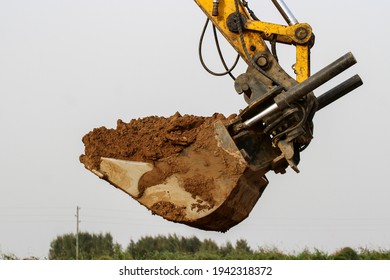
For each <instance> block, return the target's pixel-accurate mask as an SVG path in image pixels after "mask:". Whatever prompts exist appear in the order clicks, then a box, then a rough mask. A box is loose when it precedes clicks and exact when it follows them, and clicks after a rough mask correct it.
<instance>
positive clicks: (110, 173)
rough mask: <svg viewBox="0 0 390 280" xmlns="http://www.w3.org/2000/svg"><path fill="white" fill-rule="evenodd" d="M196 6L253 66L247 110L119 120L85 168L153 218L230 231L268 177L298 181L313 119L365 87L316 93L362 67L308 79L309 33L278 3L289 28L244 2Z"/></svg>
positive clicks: (242, 86)
mask: <svg viewBox="0 0 390 280" xmlns="http://www.w3.org/2000/svg"><path fill="white" fill-rule="evenodd" d="M195 2H196V3H197V4H198V5H199V7H200V8H201V9H202V10H203V11H204V12H205V14H206V16H207V18H208V20H210V21H211V22H212V23H213V24H214V26H215V27H216V28H217V29H218V30H219V31H220V32H221V34H222V35H223V36H224V37H225V38H226V39H227V41H228V42H229V43H230V44H231V45H232V46H233V47H234V49H235V50H236V51H237V53H238V54H239V55H240V56H241V58H243V60H244V61H245V62H246V63H247V64H248V69H247V71H246V72H245V73H243V74H241V75H239V76H238V77H237V78H235V81H234V88H235V90H236V92H237V93H238V94H241V95H243V97H244V99H245V101H246V102H247V103H248V106H247V107H246V108H244V109H243V110H241V111H240V113H239V114H238V115H232V116H230V117H225V116H223V115H220V114H215V115H213V116H211V117H196V116H189V115H184V116H182V115H180V114H179V113H176V114H175V115H173V116H171V117H169V118H163V117H147V118H144V119H138V120H132V121H131V122H130V123H124V122H122V121H120V120H119V121H118V124H117V128H116V129H107V128H105V127H101V128H96V129H94V130H93V131H91V132H90V133H88V134H87V135H85V136H84V138H83V142H84V145H85V153H84V155H82V156H81V157H80V161H81V162H82V163H83V164H84V166H85V167H86V168H87V169H88V170H90V171H91V172H93V173H94V174H95V175H97V176H98V177H99V178H101V179H103V180H106V181H107V182H109V183H110V184H112V185H113V186H115V187H117V188H119V189H120V190H122V191H123V192H125V193H127V194H128V195H130V196H131V197H132V198H134V199H135V200H137V201H138V202H139V203H140V204H142V205H144V206H145V207H146V208H148V209H149V210H151V211H152V213H154V214H157V215H160V216H162V217H164V218H165V219H167V220H169V221H173V222H178V223H183V224H186V225H189V226H192V227H196V228H199V229H204V230H213V231H221V232H225V231H227V230H228V229H230V228H231V227H233V226H235V225H236V224H238V223H240V222H241V221H243V220H244V219H245V218H246V217H248V215H249V213H250V212H251V211H252V209H253V207H254V206H255V204H256V203H257V201H258V199H259V198H260V196H261V195H262V194H263V192H264V190H265V188H266V186H267V185H268V180H267V178H266V176H265V175H266V173H267V172H269V171H274V172H275V173H281V174H283V173H285V172H286V170H287V168H288V167H291V168H292V169H293V170H295V171H296V172H299V169H298V164H299V162H300V153H301V152H302V151H303V150H304V149H305V148H306V147H307V146H308V145H309V144H310V142H311V141H312V138H313V118H314V116H315V114H316V112H318V111H319V110H321V109H323V108H324V107H326V106H327V105H329V104H331V103H332V102H334V101H336V100H337V99H338V98H340V97H342V96H343V95H345V94H347V93H349V92H351V91H352V90H354V89H356V88H357V87H359V86H360V85H362V80H361V79H360V77H359V76H358V75H355V76H353V77H352V78H350V79H348V80H346V81H345V82H343V83H341V84H340V85H338V86H336V87H335V88H333V89H331V90H329V91H328V92H326V93H324V94H322V95H320V96H318V97H316V96H315V95H314V93H313V91H314V90H316V89H317V88H318V87H320V86H321V85H323V84H324V83H326V82H328V81H329V80H331V79H333V78H334V77H336V76H337V75H339V74H340V73H342V72H344V71H345V70H347V69H348V68H350V67H351V66H352V65H354V64H355V63H356V60H355V58H354V56H353V55H352V53H347V54H345V55H344V56H342V57H340V58H339V59H337V60H335V61H334V62H332V63H330V64H329V65H328V66H326V67H324V68H323V69H322V70H320V71H318V72H317V73H315V74H313V75H311V74H310V49H311V47H312V46H313V44H314V35H313V32H312V30H311V27H310V26H309V25H308V24H306V23H299V22H298V21H297V20H296V18H295V17H294V16H293V15H292V13H291V11H290V10H289V9H288V8H287V6H286V5H285V3H284V2H283V1H281V0H273V2H274V3H275V5H276V7H277V8H278V10H279V11H280V12H281V14H282V15H283V17H284V18H285V19H286V21H287V23H288V24H289V25H288V26H283V25H277V24H271V23H266V22H262V21H260V20H258V19H257V18H256V16H255V15H254V13H253V11H251V10H250V9H249V7H248V3H247V1H240V0H219V1H216V0H213V1H212V0H195ZM202 37H203V36H202ZM266 41H267V42H269V44H270V45H271V49H272V50H271V51H270V50H269V49H268V46H267V44H266ZM276 43H283V44H290V45H293V46H295V47H296V63H295V66H294V69H295V73H296V78H295V79H294V78H292V77H290V76H289V75H288V74H287V73H286V72H285V71H284V70H283V69H282V67H281V66H280V65H279V63H278V58H277V53H276V47H275V46H276ZM202 63H203V61H202ZM224 67H225V69H226V74H230V75H231V76H232V74H231V70H230V69H229V68H228V67H227V66H226V65H225V64H224Z"/></svg>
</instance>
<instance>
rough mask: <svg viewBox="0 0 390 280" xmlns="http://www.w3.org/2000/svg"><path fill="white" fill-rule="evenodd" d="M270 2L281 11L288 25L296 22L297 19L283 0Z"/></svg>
mask: <svg viewBox="0 0 390 280" xmlns="http://www.w3.org/2000/svg"><path fill="white" fill-rule="evenodd" d="M272 2H273V3H274V4H275V6H276V8H277V9H278V11H279V12H280V13H281V15H282V17H283V18H284V19H285V21H286V22H287V23H288V25H290V26H292V25H295V24H298V20H297V19H296V18H295V16H294V15H293V13H292V12H291V11H290V9H289V8H288V7H287V5H286V3H284V1H283V0H272Z"/></svg>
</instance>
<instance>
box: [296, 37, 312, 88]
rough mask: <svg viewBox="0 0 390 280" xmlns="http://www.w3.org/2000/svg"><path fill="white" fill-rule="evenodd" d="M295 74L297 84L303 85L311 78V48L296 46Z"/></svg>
mask: <svg viewBox="0 0 390 280" xmlns="http://www.w3.org/2000/svg"><path fill="white" fill-rule="evenodd" d="M296 57H297V58H296V63H295V67H294V68H295V74H296V75H297V77H296V80H297V82H299V83H301V82H303V81H304V80H306V79H307V78H309V77H310V47H309V46H308V45H296Z"/></svg>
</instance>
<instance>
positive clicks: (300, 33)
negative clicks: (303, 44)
mask: <svg viewBox="0 0 390 280" xmlns="http://www.w3.org/2000/svg"><path fill="white" fill-rule="evenodd" d="M308 35H309V31H308V30H307V29H306V28H304V27H299V28H297V30H295V37H297V39H298V40H305V39H306V37H307V36H308Z"/></svg>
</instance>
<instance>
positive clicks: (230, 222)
mask: <svg viewBox="0 0 390 280" xmlns="http://www.w3.org/2000/svg"><path fill="white" fill-rule="evenodd" d="M225 122H227V119H225V118H224V117H223V116H221V115H214V116H213V117H209V118H204V117H195V116H188V115H186V116H181V115H179V114H178V113H177V114H176V115H174V116H172V117H170V118H159V117H148V118H145V119H139V120H132V121H131V122H130V123H128V124H125V123H123V122H122V121H118V127H117V129H107V128H104V127H103V128H98V129H94V130H93V131H91V132H90V133H89V134H87V135H86V136H84V138H83V142H84V144H85V154H84V155H82V156H81V157H80V160H81V162H82V163H83V164H84V165H85V167H86V168H87V169H88V170H90V171H92V172H93V173H94V174H95V175H97V176H98V177H100V178H101V179H103V180H106V181H107V182H109V183H110V184H111V185H113V186H115V187H117V188H119V189H121V190H122V191H124V192H125V193H127V194H128V195H130V196H131V197H132V198H134V199H135V200H137V201H138V202H139V203H140V204H142V205H144V206H145V207H146V208H148V209H149V210H151V211H152V213H153V214H157V215H160V216H162V217H163V218H165V219H167V220H169V221H173V222H177V223H183V224H186V225H189V226H192V227H196V228H199V229H203V230H213V231H221V232H225V231H227V230H228V229H230V228H231V227H233V226H234V225H236V224H238V223H240V222H241V221H243V220H244V219H245V218H246V217H248V215H249V213H250V212H251V210H252V208H253V207H254V205H255V204H256V202H257V200H258V199H259V198H260V196H261V194H262V193H263V191H264V189H265V187H266V186H267V184H268V181H267V179H266V178H265V176H264V172H261V171H253V170H252V169H251V168H250V167H249V166H248V163H247V162H246V161H245V159H244V158H243V156H242V154H241V152H240V151H239V150H238V148H237V147H236V145H235V143H234V141H233V140H232V138H231V136H230V135H229V133H228V131H227V129H226V128H225V125H224V123H225Z"/></svg>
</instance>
